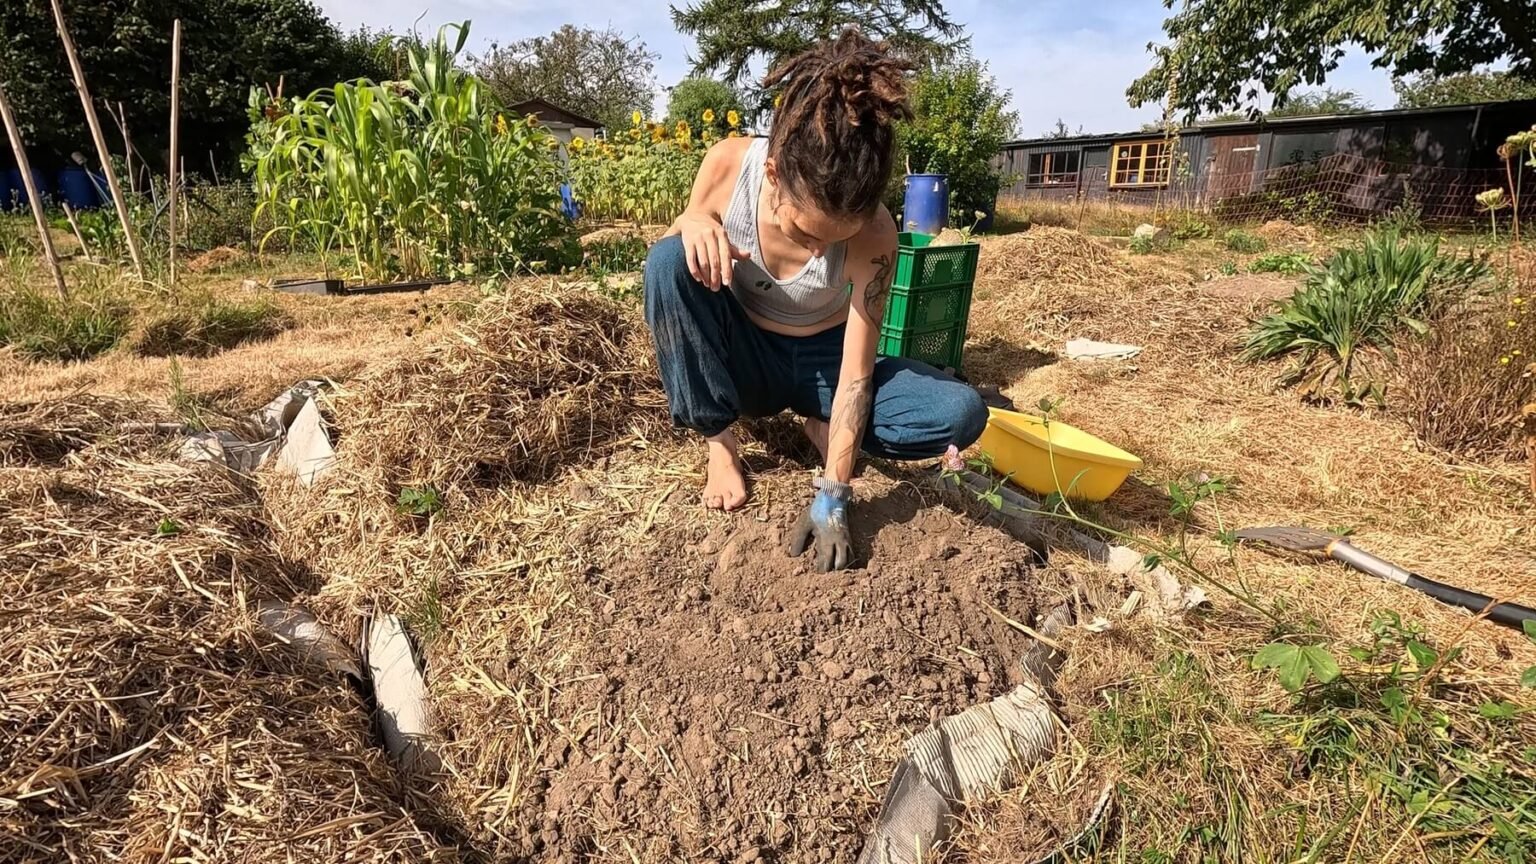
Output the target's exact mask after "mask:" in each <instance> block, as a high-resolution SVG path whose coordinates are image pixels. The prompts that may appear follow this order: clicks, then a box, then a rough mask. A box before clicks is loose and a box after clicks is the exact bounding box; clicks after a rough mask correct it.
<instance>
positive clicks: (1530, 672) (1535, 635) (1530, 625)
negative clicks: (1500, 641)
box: [1520, 621, 1536, 687]
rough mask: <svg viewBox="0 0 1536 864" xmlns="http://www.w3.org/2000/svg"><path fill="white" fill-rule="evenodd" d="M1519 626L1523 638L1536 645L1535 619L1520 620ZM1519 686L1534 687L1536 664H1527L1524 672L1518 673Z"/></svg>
mask: <svg viewBox="0 0 1536 864" xmlns="http://www.w3.org/2000/svg"><path fill="white" fill-rule="evenodd" d="M1520 628H1521V630H1522V631H1523V632H1524V633H1525V638H1526V639H1527V640H1528V641H1529V642H1530V643H1531V644H1532V645H1536V621H1521V622H1520ZM1520 686H1521V687H1536V666H1528V667H1526V669H1525V671H1524V672H1521V673H1520Z"/></svg>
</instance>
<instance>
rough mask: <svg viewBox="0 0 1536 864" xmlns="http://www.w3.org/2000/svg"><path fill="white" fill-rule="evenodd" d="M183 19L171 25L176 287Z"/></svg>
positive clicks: (172, 231) (172, 217) (173, 264)
mask: <svg viewBox="0 0 1536 864" xmlns="http://www.w3.org/2000/svg"><path fill="white" fill-rule="evenodd" d="M180 160H181V19H180V18H177V19H176V23H175V24H174V25H172V27H171V165H170V174H171V177H170V188H169V189H168V190H167V193H166V194H168V195H169V196H170V208H169V209H170V223H169V225H168V229H169V231H170V234H171V241H170V245H171V251H170V259H171V260H170V265H171V287H172V288H174V287H176V221H177V218H176V217H177V215H178V214H177V212H176V199H177V197H178V196H177V187H178V185H179V184H180V178H179V177H178V176H177V169H179V168H180V167H181V161H180Z"/></svg>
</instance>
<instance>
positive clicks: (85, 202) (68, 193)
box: [59, 165, 101, 210]
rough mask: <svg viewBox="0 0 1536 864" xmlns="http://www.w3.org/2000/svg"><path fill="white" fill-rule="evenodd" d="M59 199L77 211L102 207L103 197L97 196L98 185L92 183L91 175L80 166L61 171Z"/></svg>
mask: <svg viewBox="0 0 1536 864" xmlns="http://www.w3.org/2000/svg"><path fill="white" fill-rule="evenodd" d="M59 197H60V198H63V199H64V201H65V203H67V204H69V206H71V207H73V208H75V209H76V210H89V209H91V208H92V207H100V206H101V196H100V195H97V194H96V184H95V183H92V182H91V175H90V174H87V173H86V171H85V169H84V168H81V167H79V166H78V165H72V166H70V167H68V168H64V169H61V170H60V171H59Z"/></svg>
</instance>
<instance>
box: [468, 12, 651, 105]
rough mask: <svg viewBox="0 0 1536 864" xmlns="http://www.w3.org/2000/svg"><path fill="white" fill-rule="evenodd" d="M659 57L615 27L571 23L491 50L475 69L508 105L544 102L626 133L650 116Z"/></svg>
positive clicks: (475, 62)
mask: <svg viewBox="0 0 1536 864" xmlns="http://www.w3.org/2000/svg"><path fill="white" fill-rule="evenodd" d="M659 57H660V55H658V54H655V53H653V52H651V51H650V50H649V49H647V48H646V47H645V43H644V42H641V41H640V40H639V39H635V38H631V37H628V36H625V35H624V34H622V33H620V32H619V31H617V30H615V29H613V28H611V27H610V28H608V29H607V30H593V29H590V28H586V27H575V26H572V25H570V24H566V25H565V26H563V27H561V28H560V29H559V30H556V31H555V32H553V33H551V34H549V35H548V36H534V37H532V38H529V39H520V40H518V41H516V42H513V43H512V44H510V45H507V46H498V45H492V46H491V50H490V52H489V53H487V54H486V55H485V56H484V57H480V58H477V59H476V60H475V61H474V65H475V73H476V74H477V75H479V76H480V77H481V78H482V79H484V81H485V82H486V83H487V84H489V85H490V87H491V91H492V92H493V93H495V94H496V96H497V97H498V98H500V99H501V101H503V102H505V103H507V104H508V105H513V104H516V103H518V102H522V101H524V100H525V99H543V100H545V101H547V102H550V103H552V104H554V105H557V106H559V107H561V108H565V109H567V110H569V111H574V112H576V113H577V114H584V115H586V116H588V117H591V118H592V119H594V120H597V121H598V122H600V123H602V124H603V125H604V126H606V127H608V128H610V129H627V128H629V119H630V114H631V113H633V112H635V111H639V112H641V113H642V114H648V113H650V109H651V100H652V98H653V92H654V90H655V85H656V76H655V69H656V60H657V59H658V58H659Z"/></svg>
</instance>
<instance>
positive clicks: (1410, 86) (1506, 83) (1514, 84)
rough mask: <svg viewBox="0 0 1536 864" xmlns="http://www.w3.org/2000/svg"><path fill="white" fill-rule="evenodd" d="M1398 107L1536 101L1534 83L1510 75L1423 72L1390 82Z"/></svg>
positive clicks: (1535, 83) (1500, 73) (1535, 85)
mask: <svg viewBox="0 0 1536 864" xmlns="http://www.w3.org/2000/svg"><path fill="white" fill-rule="evenodd" d="M1392 91H1393V92H1394V93H1396V94H1397V107H1399V108H1434V107H1436V106H1439V105H1466V104H1469V103H1472V102H1503V101H1506V100H1511V99H1536V81H1533V80H1528V79H1524V78H1520V77H1519V76H1517V75H1515V74H1513V73H1511V72H1487V71H1483V72H1460V73H1457V74H1453V75H1436V74H1434V73H1433V72H1422V73H1420V74H1417V75H1409V76H1407V77H1404V78H1394V79H1392Z"/></svg>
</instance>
